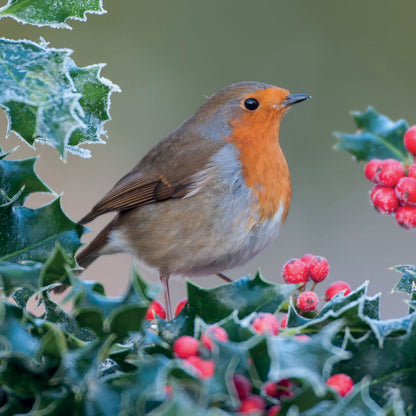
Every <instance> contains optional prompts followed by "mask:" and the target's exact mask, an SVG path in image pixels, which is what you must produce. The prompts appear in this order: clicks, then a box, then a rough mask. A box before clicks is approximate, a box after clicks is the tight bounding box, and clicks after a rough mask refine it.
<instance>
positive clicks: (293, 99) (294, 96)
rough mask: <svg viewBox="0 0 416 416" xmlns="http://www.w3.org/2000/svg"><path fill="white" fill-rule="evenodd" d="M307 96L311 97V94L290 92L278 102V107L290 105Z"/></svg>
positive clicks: (303, 99)
mask: <svg viewBox="0 0 416 416" xmlns="http://www.w3.org/2000/svg"><path fill="white" fill-rule="evenodd" d="M308 98H311V96H310V95H307V94H290V95H288V96H287V97H286V98H285V99H284V100H283V101H282V102H281V103H280V107H281V108H282V107H283V108H286V107H290V106H291V105H293V104H297V103H300V102H301V101H305V100H307V99H308Z"/></svg>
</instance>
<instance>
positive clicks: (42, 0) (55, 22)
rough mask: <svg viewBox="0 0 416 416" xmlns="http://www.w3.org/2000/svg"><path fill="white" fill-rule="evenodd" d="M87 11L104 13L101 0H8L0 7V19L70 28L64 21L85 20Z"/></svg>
mask: <svg viewBox="0 0 416 416" xmlns="http://www.w3.org/2000/svg"><path fill="white" fill-rule="evenodd" d="M87 13H91V14H104V13H106V11H105V10H104V9H103V7H102V0H30V1H28V0H9V1H8V2H7V4H6V5H5V6H3V7H2V8H0V19H1V18H2V17H12V18H13V19H15V20H17V21H18V22H20V23H29V24H32V25H36V26H51V27H54V28H65V29H72V28H71V26H69V25H68V24H67V23H66V21H67V20H68V19H73V20H81V21H83V22H85V21H86V20H87V17H86V15H87Z"/></svg>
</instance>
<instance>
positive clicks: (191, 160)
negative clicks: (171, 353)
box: [77, 82, 310, 319]
mask: <svg viewBox="0 0 416 416" xmlns="http://www.w3.org/2000/svg"><path fill="white" fill-rule="evenodd" d="M308 98H310V97H309V95H305V94H289V91H287V90H285V89H283V88H278V87H275V86H273V85H267V84H263V83H258V82H241V83H237V84H233V85H230V86H228V87H226V88H224V89H222V90H221V91H219V92H218V93H216V94H215V95H213V96H212V97H211V98H209V99H208V100H207V101H206V102H205V104H203V105H202V107H200V108H199V109H198V110H197V111H196V113H195V114H194V115H192V116H191V117H190V118H189V119H188V120H186V121H185V122H184V123H183V124H182V125H181V126H180V127H179V128H178V129H176V130H175V131H173V132H172V133H170V134H169V135H168V136H166V137H165V138H164V139H163V140H161V141H160V142H159V143H158V144H157V145H156V146H154V147H153V148H152V149H151V150H150V151H149V152H148V153H147V154H146V155H145V156H144V157H143V159H142V160H141V161H140V162H139V163H138V164H137V165H136V166H135V167H134V168H133V169H132V170H131V171H130V172H129V173H127V175H125V176H124V177H123V178H122V179H120V180H119V181H118V182H117V183H116V184H115V185H114V187H113V188H112V189H111V190H110V191H109V192H108V193H107V194H106V195H105V196H104V197H103V198H102V199H101V200H100V201H99V202H98V203H97V204H96V205H95V206H94V207H93V208H92V210H91V211H90V212H89V213H88V214H87V215H86V216H85V217H84V218H82V219H81V220H80V223H81V224H85V223H88V222H90V221H92V220H93V219H95V218H96V217H98V216H99V215H101V214H104V213H107V212H116V213H117V215H116V216H115V218H114V219H113V220H112V221H111V222H110V223H109V224H108V225H107V226H106V227H105V228H104V229H103V230H102V231H101V232H100V233H99V234H98V235H97V237H95V238H94V239H93V241H92V242H91V243H90V244H89V245H88V246H87V247H86V248H84V249H83V250H82V251H81V252H80V253H79V255H78V256H77V261H78V264H79V265H80V266H81V267H83V268H86V267H88V266H89V265H90V264H91V263H92V262H93V261H94V260H95V259H96V258H97V257H99V256H101V255H103V254H112V253H117V252H128V253H130V254H132V255H133V256H135V257H136V258H137V259H138V260H139V261H140V262H142V263H144V264H145V265H147V266H148V267H150V268H153V269H156V270H157V272H158V273H159V276H160V279H161V282H162V286H163V290H164V297H165V304H166V310H167V319H171V318H172V313H171V305H170V296H169V284H168V280H169V276H170V275H172V274H177V275H184V276H187V277H194V276H203V275H205V276H206V275H209V274H217V275H218V276H219V277H221V278H223V279H224V280H226V281H230V280H231V279H229V278H228V277H227V276H225V275H224V274H222V272H223V271H225V270H227V269H231V268H233V267H235V266H239V265H242V264H244V263H246V262H247V261H249V260H250V259H251V258H252V257H253V256H255V255H256V254H257V253H259V252H260V251H261V250H263V249H264V248H265V247H267V246H268V245H269V244H270V243H271V242H272V241H273V240H274V239H275V238H276V237H277V235H278V233H279V230H280V228H281V226H282V224H283V223H284V222H285V220H286V217H287V214H288V211H289V206H290V198H291V183H290V174H289V169H288V166H287V163H286V159H285V157H284V154H283V152H282V149H281V148H280V145H279V127H280V121H281V119H282V116H283V115H284V113H285V112H286V111H287V110H288V108H290V106H292V105H293V104H296V103H299V102H301V101H304V100H306V99H308Z"/></svg>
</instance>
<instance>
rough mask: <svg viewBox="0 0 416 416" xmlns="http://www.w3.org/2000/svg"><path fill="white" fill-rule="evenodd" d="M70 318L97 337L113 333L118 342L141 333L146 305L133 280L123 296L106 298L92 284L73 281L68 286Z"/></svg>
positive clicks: (94, 283)
mask: <svg viewBox="0 0 416 416" xmlns="http://www.w3.org/2000/svg"><path fill="white" fill-rule="evenodd" d="M72 285H73V292H72V294H71V296H72V297H73V298H74V303H75V305H74V312H73V313H74V316H75V317H76V319H77V321H78V323H79V325H81V326H84V327H87V328H89V329H91V330H93V331H94V332H95V333H96V335H97V336H99V337H102V336H105V334H115V335H116V340H122V339H123V338H125V337H126V336H127V335H128V334H129V333H130V332H137V331H140V330H141V327H142V323H143V320H144V317H145V315H146V312H147V309H148V307H149V305H150V302H149V300H148V299H147V298H146V297H145V296H144V295H143V292H142V288H141V287H140V285H139V283H138V281H137V280H136V279H133V280H132V282H131V285H130V288H129V290H128V291H127V293H126V295H124V296H117V297H109V296H106V295H105V292H104V288H103V286H102V285H101V284H99V283H96V282H88V281H82V280H76V281H74V282H73V283H72Z"/></svg>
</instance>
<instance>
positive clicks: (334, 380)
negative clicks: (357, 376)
mask: <svg viewBox="0 0 416 416" xmlns="http://www.w3.org/2000/svg"><path fill="white" fill-rule="evenodd" d="M326 384H327V385H328V386H329V387H332V388H333V389H334V390H335V391H336V392H337V393H338V394H339V395H340V396H342V397H344V396H346V395H347V394H348V393H349V392H350V391H351V389H352V388H353V386H354V382H353V381H352V379H351V377H350V376H347V375H346V374H343V373H339V374H334V375H333V376H331V377H329V379H328V380H327V381H326Z"/></svg>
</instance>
